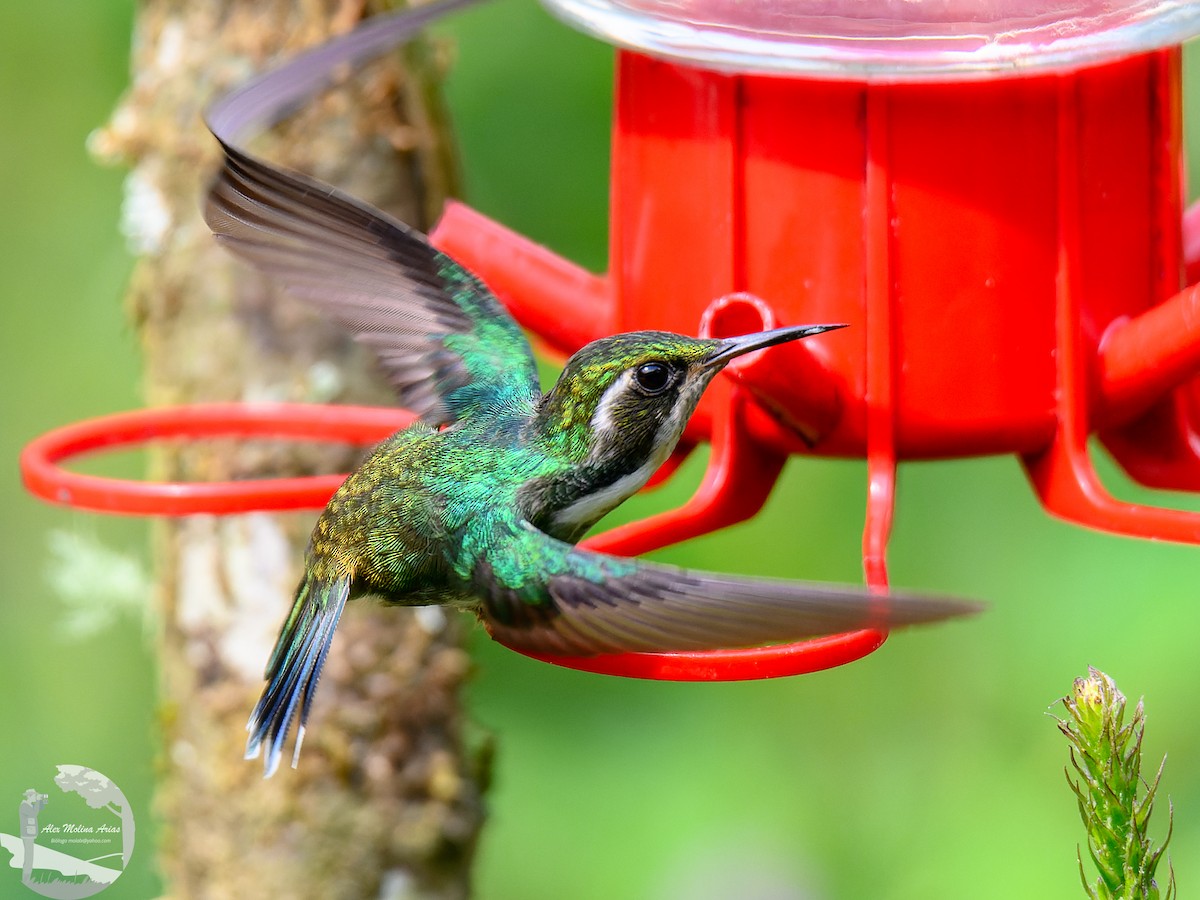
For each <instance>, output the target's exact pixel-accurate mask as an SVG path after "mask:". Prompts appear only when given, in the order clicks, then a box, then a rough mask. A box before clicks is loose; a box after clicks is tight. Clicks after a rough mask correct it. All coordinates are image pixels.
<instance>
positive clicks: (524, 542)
mask: <svg viewBox="0 0 1200 900" xmlns="http://www.w3.org/2000/svg"><path fill="white" fill-rule="evenodd" d="M222 146H223V148H224V152H225V160H224V165H223V168H222V170H221V171H220V173H219V175H218V176H217V178H216V180H215V181H214V183H213V186H212V188H211V190H210V193H209V195H208V200H207V204H206V207H205V218H206V220H207V222H208V224H209V226H210V228H211V229H212V231H213V233H214V234H215V235H216V238H217V240H218V241H219V242H220V243H222V244H223V245H224V246H226V247H227V248H229V249H230V250H231V251H233V253H235V254H236V255H238V256H240V257H242V258H243V259H245V260H248V261H249V262H250V263H251V264H253V265H254V266H256V267H257V268H258V269H260V270H261V271H262V272H264V273H266V274H267V275H268V276H270V277H271V278H273V279H275V280H276V281H278V282H279V283H280V284H281V285H282V286H283V287H284V288H285V289H287V290H289V291H290V292H291V293H292V294H294V295H296V296H298V297H300V298H302V299H303V300H306V301H308V302H310V303H311V304H314V305H315V307H316V308H317V309H319V310H321V311H323V312H324V313H325V314H327V315H328V316H329V317H331V318H332V319H333V320H335V321H336V322H338V323H340V324H341V325H342V326H344V327H345V328H347V329H348V330H349V331H350V332H351V333H352V334H353V336H354V337H355V338H356V339H357V340H359V341H361V342H362V343H364V344H366V345H368V346H369V347H371V348H373V349H374V351H375V353H376V354H377V356H378V358H379V360H380V362H381V364H382V367H383V370H384V371H385V373H386V375H387V377H388V379H389V381H390V383H391V385H392V386H393V387H394V389H395V391H396V393H397V395H398V398H399V402H400V404H401V405H402V406H404V407H406V408H407V409H409V410H411V411H412V412H414V413H416V414H417V416H418V419H417V421H416V422H415V423H414V424H412V425H411V426H409V427H407V428H405V429H403V430H401V431H399V432H397V433H396V434H394V435H392V436H391V437H390V438H388V439H387V440H385V441H383V442H382V443H381V444H379V445H378V447H377V448H375V450H374V451H373V452H371V453H370V455H369V457H368V458H367V459H366V461H365V462H364V463H362V465H361V467H360V468H358V469H357V470H356V471H355V472H354V473H353V474H351V475H350V476H349V477H348V478H347V479H346V481H345V482H344V483H343V484H342V485H341V487H340V488H339V489H338V490H337V492H336V493H335V494H334V495H333V497H332V498H331V499H330V501H329V504H328V506H327V507H326V508H325V510H324V511H323V512H322V513H321V515H320V517H319V519H318V520H317V523H316V526H315V527H314V529H313V532H312V538H311V540H310V543H309V545H308V550H307V553H306V556H305V564H304V572H303V576H302V578H301V579H300V583H299V585H298V587H297V589H296V594H295V599H294V602H293V605H292V608H291V611H290V613H289V614H288V616H287V619H286V620H285V621H284V623H283V626H282V628H281V630H280V634H279V639H278V641H277V643H276V644H275V648H274V650H273V652H272V653H271V656H270V659H269V661H268V663H267V667H266V675H265V679H266V687H265V688H264V690H263V693H262V696H261V699H260V700H259V701H258V704H257V706H255V708H254V711H253V713H252V715H251V717H250V721H249V724H248V726H247V730H248V731H249V733H250V737H249V739H248V742H247V747H246V756H247V758H255V757H257V756H258V755H259V754H260V752H262V751H264V750H265V753H264V755H263V762H264V766H265V774H266V776H267V777H269V776H270V775H271V774H272V773H274V771H275V770H276V768H277V767H278V765H279V760H280V756H281V752H282V748H283V745H284V743H285V741H286V739H287V737H288V734H289V732H290V730H291V727H292V724H293V722H294V721H295V720H296V719H297V717H298V718H299V726H298V729H297V735H296V741H295V750H294V754H293V758H292V765H293V766H295V765H296V762H297V759H298V757H299V752H300V745H301V743H302V741H303V736H304V729H305V727H306V724H307V721H308V716H309V712H310V709H311V706H312V701H313V696H314V693H315V691H316V688H317V682H318V679H319V677H320V674H321V669H322V666H323V664H324V662H325V659H326V654H327V653H328V651H329V647H330V644H331V642H332V640H333V637H334V630H335V629H336V627H337V624H338V620H339V618H340V616H341V615H342V611H343V608H344V607H345V604H346V602H347V601H348V600H351V599H354V598H357V597H360V596H367V595H372V596H374V597H376V598H379V599H382V601H383V602H384V603H385V604H394V605H401V606H418V605H426V604H443V605H447V606H452V607H459V608H464V609H467V610H470V611H472V612H474V613H475V615H476V616H477V617H478V618H479V619H480V620H481V621H482V623H483V625H484V627H485V628H486V629H487V630H488V631H489V632H490V633H491V635H492V636H493V637H494V638H495V639H497V640H499V641H500V642H502V643H504V644H506V645H508V646H510V647H514V648H519V649H524V650H530V651H537V652H541V653H551V654H559V655H575V656H587V655H594V654H604V653H620V652H627V651H684V650H695V649H717V648H733V647H749V646H754V645H758V644H764V643H769V642H778V641H793V640H798V639H803V638H807V637H812V636H816V635H823V634H834V633H840V632H844V631H849V630H855V629H860V628H868V627H872V628H889V629H890V628H895V627H897V626H903V625H912V624H917V623H922V622H930V621H934V620H938V619H944V618H947V617H951V616H957V615H961V614H964V613H968V612H972V611H974V610H975V609H976V607H975V606H974V605H971V604H968V603H963V602H960V601H953V600H948V599H942V598H929V597H918V596H912V595H902V594H886V595H884V594H872V593H870V592H868V591H866V590H864V589H856V588H849V587H843V586H833V585H824V584H816V583H802V582H791V581H776V580H766V579H759V578H752V577H742V576H736V575H725V574H717V573H708V572H699V571H691V570H687V569H681V568H675V567H672V566H668V565H662V564H658V563H652V562H648V561H644V560H638V559H628V558H622V557H617V556H612V555H606V554H602V553H597V552H592V551H589V550H586V549H583V548H581V547H578V546H576V542H577V541H579V540H580V539H581V538H582V537H583V536H584V534H585V533H586V532H587V531H588V529H590V528H591V527H592V526H593V525H594V524H595V523H596V522H597V521H599V520H600V519H601V518H602V517H603V516H604V515H605V514H606V513H608V512H609V511H610V510H612V509H613V508H615V507H616V506H617V505H619V504H620V503H621V502H622V501H624V500H625V499H626V498H628V497H629V496H630V495H632V494H633V493H634V492H636V491H637V490H638V489H639V488H641V487H642V486H643V485H644V484H645V483H646V481H647V479H648V478H649V477H650V476H651V475H652V474H653V473H654V471H655V469H657V468H658V467H659V466H660V465H661V464H662V463H663V462H664V461H665V460H666V458H667V456H668V455H669V454H670V453H671V451H672V450H673V449H674V447H675V445H676V442H677V441H678V440H679V437H680V435H681V433H682V432H683V429H684V425H685V424H686V422H687V420H688V418H689V416H690V415H691V414H692V412H693V410H694V409H695V408H696V404H697V402H698V401H699V399H700V396H701V394H702V393H703V391H704V389H705V387H706V386H707V385H708V384H709V382H711V381H712V379H713V378H714V377H715V376H716V375H717V373H719V372H720V371H721V370H722V368H724V367H725V365H726V364H728V363H729V362H730V361H731V360H733V359H736V358H737V357H739V356H742V355H743V354H746V353H752V352H754V351H757V350H763V349H765V348H768V347H771V346H774V345H777V344H782V343H784V342H786V341H794V340H800V339H803V338H805V337H809V336H811V335H816V334H821V333H823V332H827V331H831V330H833V329H836V328H841V327H843V326H842V325H808V326H793V327H784V328H775V329H772V330H770V331H764V332H760V333H756V334H748V335H743V336H740V337H733V338H728V339H713V338H697V337H686V336H684V335H680V334H672V333H668V332H662V331H639V332H632V333H627V334H617V335H613V336H611V337H605V338H601V339H600V340H596V341H593V342H592V343H590V344H588V345H587V346H585V347H583V348H582V349H581V350H579V351H578V352H577V353H575V354H574V355H573V356H572V357H571V358H570V359H569V360H568V361H567V363H566V365H565V368H564V369H563V371H562V373H561V375H560V376H559V377H558V380H557V382H556V383H555V384H554V385H553V387H551V388H550V390H549V391H546V392H545V393H543V392H542V390H541V388H540V386H539V382H538V376H537V371H536V368H535V363H534V357H533V352H532V350H531V348H530V345H529V342H528V341H527V340H526V338H525V336H524V334H523V333H522V332H521V330H520V328H519V327H518V325H517V323H516V322H515V320H514V319H513V318H512V317H511V316H510V315H509V313H508V312H507V311H506V310H505V309H504V307H503V306H502V305H501V303H500V301H499V300H498V299H497V298H496V297H495V296H494V295H493V294H492V293H491V292H490V291H489V290H488V288H487V287H486V286H485V285H484V284H483V282H482V281H481V280H479V279H478V278H477V277H476V276H474V275H473V274H472V273H470V272H469V271H467V270H466V269H465V268H463V267H462V266H461V265H459V264H458V263H457V262H455V261H454V260H453V259H451V258H450V257H449V256H447V255H446V254H444V253H442V252H440V251H439V250H437V249H436V248H435V247H434V246H433V245H432V244H431V243H430V242H429V241H428V240H427V239H426V238H425V237H424V236H422V235H421V234H420V233H419V232H417V231H415V230H413V229H412V228H410V227H408V226H407V225H405V224H404V223H402V222H400V221H399V220H397V219H395V218H393V217H391V216H389V215H387V214H385V213H383V212H381V211H380V210H378V209H375V208H373V207H371V206H369V205H367V204H365V203H363V202H361V201H359V200H357V199H356V198H353V197H351V196H349V195H346V194H343V193H341V192H339V191H338V190H337V189H335V188H333V187H331V186H329V185H326V184H323V183H321V182H318V181H316V180H315V179H311V178H309V177H307V176H304V175H301V174H299V173H295V172H291V171H286V170H283V169H280V168H278V167H275V166H273V165H271V164H269V163H266V162H264V161H262V160H259V159H257V158H256V157H254V156H251V155H249V154H247V153H245V152H243V151H241V150H239V149H238V148H236V147H234V146H232V145H230V144H228V143H226V142H224V141H222Z"/></svg>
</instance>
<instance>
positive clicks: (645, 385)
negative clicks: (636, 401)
mask: <svg viewBox="0 0 1200 900" xmlns="http://www.w3.org/2000/svg"><path fill="white" fill-rule="evenodd" d="M633 378H634V380H635V381H636V382H637V384H638V387H640V388H641V389H642V390H643V391H645V392H646V393H647V394H657V393H660V392H661V391H663V390H665V389H666V387H667V385H668V384H670V383H671V370H670V369H668V368H667V367H666V366H665V365H663V364H662V363H660V362H648V363H642V364H641V365H640V366H638V367H637V368H636V369H635V370H634V372H633Z"/></svg>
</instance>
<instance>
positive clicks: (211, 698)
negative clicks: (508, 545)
mask: <svg viewBox="0 0 1200 900" xmlns="http://www.w3.org/2000/svg"><path fill="white" fill-rule="evenodd" d="M373 11H375V10H374V9H373V8H371V7H369V6H368V5H366V4H364V3H362V2H352V0H342V2H339V0H144V2H143V3H142V4H141V7H140V9H139V13H138V20H137V26H136V34H135V41H134V54H133V80H132V84H131V87H130V90H129V92H128V95H127V97H126V98H125V99H124V101H123V102H122V104H121V106H120V107H119V109H118V110H117V111H116V112H115V114H114V116H113V118H112V121H111V122H110V123H109V124H108V126H107V127H106V128H104V129H103V130H102V131H100V132H99V133H98V134H97V135H96V136H95V138H94V141H93V148H94V150H95V152H96V153H97V154H98V155H99V156H101V157H104V158H107V159H110V160H117V161H120V162H122V163H124V164H127V165H129V166H130V168H131V173H130V176H129V182H128V186H127V199H126V210H125V215H124V227H125V229H126V231H127V232H128V234H129V237H130V239H131V241H132V242H133V244H134V246H135V247H136V248H137V251H138V253H139V261H138V265H137V268H136V272H135V275H134V279H133V284H132V287H131V292H130V300H129V304H130V312H131V315H132V317H133V319H134V321H135V323H136V327H137V328H138V330H139V332H140V335H141V338H142V344H143V347H144V352H145V373H146V374H145V382H146V394H147V399H148V402H149V403H150V404H152V405H156V404H165V403H189V402H202V401H228V400H237V401H272V400H289V401H308V402H343V403H380V404H387V403H390V402H391V397H390V395H389V392H388V391H387V390H386V388H384V387H383V383H382V381H381V380H380V379H379V378H378V377H377V376H376V375H375V370H374V366H373V360H372V359H371V358H370V357H369V355H368V354H366V353H363V352H361V351H360V350H359V349H358V348H356V347H355V346H354V345H352V344H351V343H350V342H349V341H348V339H347V338H345V337H344V336H343V335H341V334H339V333H338V332H337V331H336V329H334V328H332V327H331V326H329V325H328V324H327V323H326V322H323V321H321V320H319V319H317V318H316V317H315V316H313V315H312V314H310V313H309V312H308V310H307V309H306V308H304V307H303V306H302V305H301V304H299V303H297V302H295V301H293V300H291V299H290V298H288V297H285V296H283V295H281V294H279V293H277V292H276V291H275V290H274V289H273V288H272V287H271V286H270V285H269V284H267V283H266V282H264V281H263V280H262V279H261V278H259V277H257V276H256V275H255V274H254V273H252V272H251V271H250V270H249V269H248V268H246V267H244V266H242V265H240V264H237V263H235V262H234V261H233V259H232V258H231V257H230V256H229V255H227V254H226V253H225V252H224V251H223V250H221V249H220V248H219V247H218V246H217V245H216V243H215V241H214V240H213V239H212V237H211V235H210V234H209V232H208V229H207V228H206V227H205V225H204V222H203V221H202V219H201V217H200V213H199V209H200V204H201V199H202V196H203V192H204V190H205V187H206V185H207V182H208V179H209V178H210V177H211V175H212V173H213V172H214V171H215V166H216V164H217V161H218V150H217V146H216V143H215V141H214V140H213V139H212V138H211V137H210V136H209V134H208V132H207V130H206V128H205V127H204V124H203V122H202V118H201V115H202V111H203V109H204V107H205V106H206V105H207V103H208V102H210V101H211V100H212V99H213V98H214V97H215V96H217V95H218V94H220V93H221V92H223V91H225V90H227V89H229V88H230V87H232V86H234V85H235V84H237V83H239V82H241V81H242V80H244V79H245V78H246V77H248V76H249V75H251V74H252V73H253V72H255V71H258V70H261V69H262V68H263V67H265V66H267V65H269V64H270V63H271V62H272V61H273V60H275V59H277V58H278V57H279V56H280V55H282V54H290V53H294V52H296V51H297V50H299V49H300V48H302V47H305V46H308V45H311V44H313V43H316V42H318V41H321V40H323V39H324V38H326V37H327V36H329V35H330V34H332V33H335V32H340V31H344V30H346V29H349V28H351V27H353V25H354V24H355V23H356V22H357V21H358V20H359V19H360V18H361V17H362V16H363V15H366V14H368V13H370V12H373ZM433 57H434V54H432V53H431V52H430V49H429V48H428V47H427V46H426V47H416V48H409V49H408V50H406V51H405V52H403V53H401V54H397V55H396V56H394V57H392V58H390V59H386V60H383V61H380V62H379V63H376V64H374V65H372V66H371V67H370V68H368V69H367V70H365V71H364V72H363V73H361V74H360V75H359V76H357V77H355V79H354V80H353V82H352V83H351V84H349V85H347V86H344V87H342V88H339V89H337V90H335V91H333V92H332V93H330V94H329V95H328V96H327V97H325V98H322V99H321V100H320V101H318V102H315V103H313V104H312V105H311V107H310V108H309V109H307V110H305V111H304V112H302V113H300V114H298V115H297V116H296V117H295V118H294V119H293V120H292V121H290V122H289V123H288V124H287V125H286V126H285V127H283V128H281V129H278V130H276V131H275V132H273V133H271V134H269V135H266V136H264V137H263V138H262V139H261V140H259V141H257V142H256V143H255V145H254V149H255V150H256V151H257V152H259V153H260V154H262V155H264V156H266V157H267V158H269V159H271V160H272V161H275V162H278V163H280V164H283V165H286V166H291V167H293V168H296V169H300V170H302V171H304V172H308V173H311V174H313V175H315V176H317V177H318V178H321V179H324V180H326V181H329V182H331V183H333V184H336V185H338V186H339V187H342V188H345V189H346V190H349V191H350V192H351V193H353V194H355V195H358V196H361V197H364V198H366V199H368V200H370V201H371V202H374V203H376V204H377V205H380V206H382V207H384V208H385V209H387V210H389V211H390V212H393V213H395V214H396V215H398V216H399V217H400V218H402V219H404V220H405V221H407V222H412V223H414V224H417V225H419V226H427V225H428V222H429V218H430V214H431V212H433V211H436V209H437V208H438V207H439V206H440V204H441V201H442V199H443V198H444V196H445V194H446V193H447V191H448V190H449V189H450V188H451V186H452V180H453V162H452V159H453V156H452V154H451V153H450V152H448V150H447V147H448V143H447V137H446V135H445V133H444V130H443V128H442V127H441V123H442V121H443V120H442V116H441V110H440V109H439V107H438V105H437V100H436V97H437V90H436V79H437V77H438V72H437V71H436V66H435V65H434V62H433ZM359 452H360V451H351V450H347V449H344V448H338V447H332V446H317V447H314V446H307V447H305V446H300V445H286V444H279V443H259V444H247V443H244V442H235V441H219V442H217V441H214V442H208V443H206V444H203V445H196V446H191V447H187V448H165V449H163V450H162V451H161V452H160V453H158V454H157V456H156V458H155V463H154V467H155V469H156V471H155V472H154V473H153V474H154V475H155V476H156V477H167V478H172V479H183V480H207V479H218V478H219V479H225V478H261V477H276V476H281V475H285V474H306V473H312V472H316V471H324V472H329V471H339V470H340V471H345V470H346V468H348V467H349V466H351V465H352V464H353V462H354V461H355V458H356V457H357V456H358V453H359ZM315 516H316V513H315V512H311V513H292V514H287V515H268V514H248V515H242V516H230V517H220V518H213V517H200V516H197V517H190V518H186V519H181V520H176V521H169V522H167V523H165V524H164V525H162V526H161V528H160V529H159V530H158V532H157V539H156V553H155V558H156V561H157V564H158V572H157V590H158V613H159V621H160V628H159V647H158V649H159V658H160V664H161V683H162V738H163V748H162V758H161V782H160V788H159V797H158V807H159V810H158V811H159V814H160V815H161V817H162V818H163V820H164V829H163V835H164V840H163V845H162V848H161V854H160V861H161V867H162V872H163V876H164V879H165V881H166V888H167V894H168V895H171V896H176V897H217V898H229V897H255V896H268V895H269V896H275V897H289V898H298V897H320V898H334V897H354V898H359V897H367V896H387V897H410V896H412V897H438V898H442V897H447V898H449V897H461V896H465V895H466V894H467V892H468V868H469V864H470V860H471V855H472V850H473V847H474V844H475V839H476V836H477V833H478V829H479V825H480V820H481V812H480V790H481V788H480V775H481V771H480V770H481V768H482V767H481V766H480V765H479V764H477V762H476V760H475V759H474V758H473V756H472V754H471V751H470V750H469V749H468V748H467V747H466V746H465V744H464V739H463V721H462V713H461V711H460V706H459V693H460V688H461V686H462V683H463V680H464V678H465V677H466V674H467V670H468V659H467V656H466V654H465V652H464V650H463V649H462V646H461V640H462V629H461V627H460V623H459V622H458V621H457V620H456V619H453V618H447V617H443V616H441V615H440V614H437V613H435V614H432V615H430V614H428V613H426V614H421V615H418V614H414V613H411V612H410V611H397V610H381V609H374V608H353V607H355V606H357V605H356V604H352V608H351V609H349V610H347V613H346V615H345V616H344V618H343V621H342V625H341V627H340V629H339V633H338V635H337V639H336V640H335V642H334V645H333V649H332V651H331V653H330V657H329V662H328V665H327V667H326V671H325V675H324V677H323V679H322V682H321V688H320V691H319V693H318V695H317V701H316V704H315V707H314V711H313V715H312V718H311V720H310V728H309V732H308V736H307V738H306V740H305V746H304V753H303V756H302V758H301V760H300V766H299V768H298V769H297V770H292V769H289V768H286V767H285V768H283V769H281V770H280V772H279V773H278V774H277V775H276V776H275V777H274V778H272V779H271V780H269V781H264V780H263V778H262V769H261V766H260V765H259V764H257V763H254V762H247V761H244V760H243V759H242V751H243V747H244V743H245V738H246V732H245V722H246V718H247V716H248V714H249V712H250V709H251V707H252V706H253V704H254V701H255V700H256V699H257V696H258V693H259V691H260V689H261V686H262V680H261V679H262V670H263V666H264V664H265V662H266V658H267V654H268V652H269V650H270V648H271V645H272V643H273V641H274V638H275V633H276V631H277V629H278V626H279V623H280V622H281V621H282V620H283V617H284V615H285V612H286V610H287V607H288V606H289V604H290V601H291V596H292V592H293V590H294V587H295V583H296V581H297V579H298V575H299V571H300V565H301V556H302V553H303V549H304V545H305V542H306V540H307V536H308V530H309V529H310V528H311V526H312V522H313V521H314V519H315Z"/></svg>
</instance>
